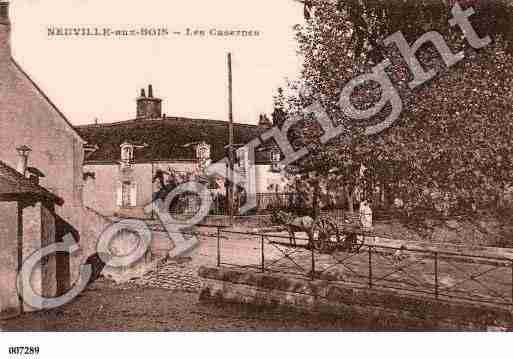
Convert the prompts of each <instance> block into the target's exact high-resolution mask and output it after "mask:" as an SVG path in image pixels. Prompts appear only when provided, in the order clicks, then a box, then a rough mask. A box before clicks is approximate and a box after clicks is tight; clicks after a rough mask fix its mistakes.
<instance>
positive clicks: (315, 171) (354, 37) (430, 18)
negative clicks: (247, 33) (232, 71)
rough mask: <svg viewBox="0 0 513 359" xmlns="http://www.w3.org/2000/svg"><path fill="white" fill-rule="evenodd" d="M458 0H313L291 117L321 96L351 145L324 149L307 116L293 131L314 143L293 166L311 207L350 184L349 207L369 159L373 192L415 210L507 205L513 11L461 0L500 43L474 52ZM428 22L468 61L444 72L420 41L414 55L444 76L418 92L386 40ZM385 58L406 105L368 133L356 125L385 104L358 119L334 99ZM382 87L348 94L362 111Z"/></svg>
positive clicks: (483, 0) (301, 35)
mask: <svg viewBox="0 0 513 359" xmlns="http://www.w3.org/2000/svg"><path fill="white" fill-rule="evenodd" d="M453 3H454V1H445V0H406V1H380V0H345V1H342V0H340V1H320V0H314V1H310V2H309V4H308V5H309V7H310V9H312V10H313V11H310V12H309V14H310V17H309V19H308V20H307V22H306V24H305V25H304V26H301V27H299V28H298V33H297V39H298V43H299V52H300V54H301V55H302V56H303V58H304V68H303V71H302V73H301V78H300V80H299V81H298V83H295V84H291V86H290V89H291V90H292V93H293V95H291V96H289V98H287V99H286V102H287V104H286V106H285V107H286V108H285V107H283V110H284V111H285V112H286V113H287V115H288V116H292V115H299V114H300V113H301V109H302V108H305V107H306V106H307V105H309V104H311V103H313V102H315V101H320V102H321V103H322V105H323V107H324V109H325V110H326V112H327V114H328V115H329V116H330V118H331V119H332V120H333V122H334V123H335V124H337V125H343V126H344V127H345V128H346V129H347V133H348V134H349V137H347V136H344V139H346V140H345V141H344V140H343V139H341V138H338V139H334V140H332V141H330V142H329V143H328V144H324V145H323V144H320V143H319V141H318V138H319V137H320V136H319V135H320V134H321V132H320V128H319V126H318V124H317V123H316V122H315V121H313V120H312V119H311V118H307V117H305V118H304V120H303V121H301V122H300V123H299V124H298V125H297V126H296V127H295V131H294V135H293V137H294V136H295V138H298V140H297V141H296V146H308V147H309V148H310V155H309V156H308V157H307V158H304V159H302V160H301V161H299V162H298V163H297V164H296V165H297V167H296V172H298V173H299V174H300V175H299V176H297V177H296V181H297V182H299V183H301V184H302V187H301V186H300V185H299V184H298V188H301V189H302V190H303V191H304V193H305V196H307V197H312V196H313V198H312V199H311V202H310V203H312V206H313V207H316V203H317V202H319V199H320V198H321V197H322V195H323V193H327V197H328V200H327V202H329V201H330V200H329V198H330V194H329V193H330V191H331V192H333V194H332V195H331V199H333V198H337V197H339V194H340V191H343V192H344V197H346V200H347V202H348V203H349V208H350V209H351V204H352V195H353V194H354V193H353V192H354V190H355V188H357V187H358V186H362V180H361V178H360V172H361V168H362V165H364V166H365V168H367V169H366V176H365V178H366V179H367V181H368V183H367V184H366V185H367V187H368V188H367V189H368V191H373V190H374V188H375V185H376V184H379V185H380V186H386V187H388V188H387V191H386V192H387V193H391V197H394V196H399V197H401V198H402V199H403V201H404V202H405V206H406V208H408V209H412V210H413V209H416V208H420V207H422V208H427V209H429V210H433V211H436V212H441V213H444V214H448V213H450V212H451V211H452V212H454V211H457V210H458V207H462V206H463V207H465V208H472V207H474V206H475V207H479V208H483V207H489V206H490V205H497V204H498V202H500V201H499V200H500V198H502V196H503V193H504V191H505V190H506V188H507V186H508V185H509V184H511V183H512V182H513V173H512V171H511V168H512V167H511V165H512V163H511V162H512V160H513V147H512V144H513V125H512V121H511V117H512V115H513V107H512V104H513V65H512V63H513V62H512V60H513V51H512V49H513V46H512V44H513V28H512V27H511V26H510V24H511V23H512V21H513V8H512V6H511V4H509V3H508V2H506V1H502V0H496V1H488V0H473V1H470V0H469V1H460V4H461V5H462V6H463V7H466V6H469V5H472V6H473V7H475V9H476V15H474V16H472V17H471V21H472V23H473V25H474V27H475V28H477V29H478V33H479V34H481V35H482V36H484V35H489V36H490V37H492V39H493V43H492V44H491V45H489V46H487V47H486V48H484V49H482V50H479V51H478V52H476V51H474V50H473V49H471V48H469V46H467V44H466V42H465V40H464V39H463V37H462V36H461V32H459V30H458V29H455V28H452V29H451V28H450V27H449V25H448V20H449V18H450V17H451V15H450V9H451V7H452V5H453ZM432 29H435V30H436V31H439V32H440V33H442V34H443V35H444V37H445V39H446V40H447V42H448V44H449V46H450V47H451V49H452V50H453V52H456V51H460V50H462V51H464V52H465V54H466V57H465V59H464V60H463V61H461V62H460V63H458V64H457V65H455V66H453V67H451V68H450V69H447V68H445V66H444V65H443V64H442V62H441V60H440V57H439V55H438V54H437V53H436V51H434V48H431V47H429V46H424V47H423V48H422V49H421V51H420V52H419V54H418V56H419V58H420V59H421V63H422V64H423V66H425V68H434V69H436V70H437V71H438V76H437V77H436V78H435V79H433V80H431V81H429V82H428V83H426V84H424V85H423V86H420V87H419V88H417V89H415V90H413V91H412V90H410V89H409V88H408V86H407V83H408V82H409V81H411V79H412V77H411V74H410V73H409V69H408V67H407V66H406V64H405V63H404V61H403V59H402V58H401V57H400V56H399V54H398V53H397V51H396V49H395V48H393V47H388V48H387V47H385V46H384V45H383V44H382V40H383V39H384V38H385V37H387V36H388V35H391V34H392V33H393V32H395V31H399V30H400V31H402V32H403V33H404V35H405V37H406V38H407V39H408V40H409V41H410V42H412V41H414V40H415V39H416V38H417V37H419V36H420V35H422V34H423V33H425V32H426V31H428V30H432ZM384 58H389V59H391V61H392V66H391V69H390V76H391V78H392V80H393V81H394V83H395V84H396V87H397V89H398V91H399V93H400V95H401V98H402V99H403V103H404V109H403V112H402V115H401V118H400V119H399V120H398V121H396V123H395V124H394V126H393V127H392V128H390V129H388V130H385V131H384V132H382V133H380V134H377V135H375V136H373V137H365V136H364V135H363V134H362V127H361V126H362V125H368V124H370V123H373V122H378V121H380V120H381V119H382V118H383V117H386V116H388V114H389V112H390V108H385V109H384V110H383V111H382V113H381V114H378V115H377V116H376V117H375V118H373V119H370V120H367V121H368V123H367V122H365V121H364V122H363V123H362V122H355V121H352V120H350V119H348V118H346V117H345V116H344V114H343V113H342V112H341V110H340V109H339V107H338V105H337V102H338V99H339V96H340V90H341V88H343V85H344V84H345V83H346V82H347V81H349V80H351V79H352V78H354V77H355V76H357V75H358V74H360V73H363V72H369V71H370V69H371V68H372V66H373V65H375V64H376V63H377V62H379V61H381V60H382V59H384ZM299 85H306V86H307V88H309V89H310V91H309V93H306V94H305V93H301V94H300V93H298V92H297V91H296V92H294V90H297V89H298V87H299ZM380 94H381V92H380V88H379V87H377V86H375V85H373V84H365V85H362V86H360V87H359V88H358V89H357V90H356V91H355V94H354V95H353V98H352V100H353V102H354V103H355V105H357V107H360V108H365V107H366V106H371V105H372V104H373V102H375V101H377V100H378V99H379V97H380ZM273 118H274V116H273ZM347 138H349V140H347ZM369 183H370V184H369ZM312 188H313V189H314V191H312ZM312 193H313V194H312ZM391 199H393V198H391ZM325 202H326V201H325ZM321 205H322V201H321ZM324 205H326V203H324Z"/></svg>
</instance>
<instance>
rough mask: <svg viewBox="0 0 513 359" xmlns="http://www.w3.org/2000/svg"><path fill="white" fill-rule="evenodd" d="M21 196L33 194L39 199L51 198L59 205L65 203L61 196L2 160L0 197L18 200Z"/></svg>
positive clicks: (0, 167)
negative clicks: (24, 175)
mask: <svg viewBox="0 0 513 359" xmlns="http://www.w3.org/2000/svg"><path fill="white" fill-rule="evenodd" d="M21 196H31V197H33V198H37V199H38V200H41V199H45V200H50V201H51V202H54V203H57V204H58V205H62V204H63V203H64V200H63V199H62V198H60V197H59V196H56V195H55V194H53V193H52V192H50V191H48V190H47V189H46V188H44V187H41V186H40V185H38V184H36V183H34V182H33V181H32V180H30V179H28V178H25V177H23V176H22V175H21V174H20V173H19V172H18V171H16V170H15V169H13V168H12V167H10V166H8V165H7V164H5V163H4V162H2V161H0V198H3V199H6V198H13V199H15V200H16V199H17V198H19V197H21Z"/></svg>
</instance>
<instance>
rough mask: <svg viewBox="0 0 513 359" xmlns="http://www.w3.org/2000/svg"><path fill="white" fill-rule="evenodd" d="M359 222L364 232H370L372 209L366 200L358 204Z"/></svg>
mask: <svg viewBox="0 0 513 359" xmlns="http://www.w3.org/2000/svg"><path fill="white" fill-rule="evenodd" d="M360 222H361V224H362V228H363V229H364V230H366V231H372V209H371V208H370V205H369V203H368V202H367V200H366V199H364V200H363V201H362V202H361V203H360Z"/></svg>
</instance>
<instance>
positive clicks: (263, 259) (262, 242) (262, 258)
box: [260, 234, 265, 273]
mask: <svg viewBox="0 0 513 359" xmlns="http://www.w3.org/2000/svg"><path fill="white" fill-rule="evenodd" d="M260 240H261V243H260V249H261V251H262V257H261V260H262V273H264V272H265V255H264V240H265V238H264V235H263V234H262V236H261V239H260Z"/></svg>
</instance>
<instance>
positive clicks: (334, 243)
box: [277, 211, 371, 252]
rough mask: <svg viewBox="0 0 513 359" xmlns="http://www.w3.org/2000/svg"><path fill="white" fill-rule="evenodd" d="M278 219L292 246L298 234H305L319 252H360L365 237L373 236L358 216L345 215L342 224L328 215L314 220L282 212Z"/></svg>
mask: <svg viewBox="0 0 513 359" xmlns="http://www.w3.org/2000/svg"><path fill="white" fill-rule="evenodd" d="M277 217H278V218H279V219H280V221H281V222H282V224H283V226H284V227H285V229H286V230H287V232H289V235H290V243H291V245H294V246H295V245H296V237H295V233H296V232H305V233H306V234H307V235H308V241H309V245H311V246H313V248H315V249H317V250H319V251H330V250H344V251H347V252H358V251H359V250H360V249H361V247H362V246H363V245H364V244H365V237H366V236H367V237H368V236H370V235H371V232H370V231H369V230H368V229H365V228H364V227H363V225H362V223H361V220H360V217H359V216H358V215H356V214H354V215H347V214H346V215H344V218H343V219H342V221H341V222H337V221H336V220H334V219H333V218H332V217H330V216H328V215H321V216H319V217H318V218H317V219H316V220H313V219H312V218H311V217H307V216H305V217H294V216H293V215H292V214H290V213H287V212H283V211H280V212H279V213H278V215H277Z"/></svg>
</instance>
